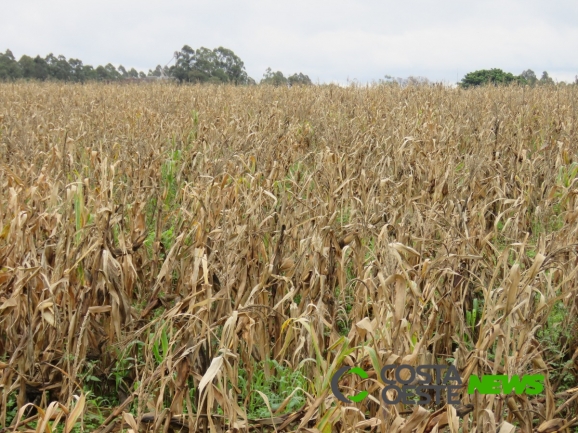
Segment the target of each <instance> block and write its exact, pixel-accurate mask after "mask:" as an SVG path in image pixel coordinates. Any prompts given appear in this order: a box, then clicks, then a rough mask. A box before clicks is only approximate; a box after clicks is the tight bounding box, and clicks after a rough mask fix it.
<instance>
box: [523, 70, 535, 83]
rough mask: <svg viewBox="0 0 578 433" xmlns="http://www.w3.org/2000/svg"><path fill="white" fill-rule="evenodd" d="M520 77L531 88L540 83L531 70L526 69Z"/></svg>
mask: <svg viewBox="0 0 578 433" xmlns="http://www.w3.org/2000/svg"><path fill="white" fill-rule="evenodd" d="M520 77H522V78H524V79H525V80H526V81H527V82H528V84H529V85H530V86H534V85H536V82H537V81H538V77H536V74H535V73H534V71H532V70H531V69H526V70H525V71H524V72H522V73H521V74H520Z"/></svg>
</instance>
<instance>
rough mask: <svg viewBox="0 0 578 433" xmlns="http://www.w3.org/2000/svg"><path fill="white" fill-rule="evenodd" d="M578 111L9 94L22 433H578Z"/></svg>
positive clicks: (144, 93) (5, 285)
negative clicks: (452, 375)
mask: <svg viewBox="0 0 578 433" xmlns="http://www.w3.org/2000/svg"><path fill="white" fill-rule="evenodd" d="M576 95H577V89H576V88H575V87H570V86H568V87H559V88H556V87H551V88H539V89H530V88H526V89H524V88H515V87H512V88H485V89H477V90H471V91H463V90H456V89H446V88H442V87H408V88H403V89H402V88H399V87H394V86H381V87H379V86H376V87H369V88H366V87H355V86H352V87H349V88H340V87H337V86H321V87H311V88H305V87H301V88H297V87H294V88H291V89H286V88H274V87H267V86H260V87H246V88H241V87H227V86H221V87H217V86H205V87H200V86H189V87H187V86H180V87H179V86H176V85H162V84H153V85H143V86H137V85H128V86H121V85H99V84H90V85H60V84H31V83H28V84H27V83H17V84H0V134H1V135H0V157H1V160H0V161H1V165H0V185H1V188H2V194H1V196H0V399H1V400H0V430H1V429H2V428H5V430H4V431H39V432H44V431H46V432H48V431H66V432H69V431H98V432H100V433H104V432H111V431H121V430H123V431H131V430H132V431H134V432H137V431H164V432H167V431H190V432H193V431H211V432H226V431H229V432H245V431H276V432H286V431H303V432H332V431H334V432H337V431H351V432H353V431H367V432H369V431H374V432H388V433H390V432H392V433H397V432H399V433H410V432H417V433H422V432H423V433H435V432H443V431H450V432H452V433H457V432H458V431H460V432H464V433H466V432H502V433H509V432H513V431H519V432H532V431H538V432H540V433H546V432H555V431H574V430H573V429H574V428H576V427H575V426H576V424H577V423H576V419H577V418H576V417H578V387H577V385H578V321H577V317H578V298H577V294H578V283H577V281H578V280H577V278H576V277H577V276H576V272H577V269H578V267H577V265H578V261H577V253H578V202H577V200H576V195H577V194H578V185H577V184H576V182H577V180H578V154H577V150H578V131H577V129H576V108H577V107H575V104H576V102H577V101H576ZM387 364H410V365H414V366H415V365H420V364H442V365H449V364H452V365H455V366H456V367H457V368H458V370H459V372H460V375H461V377H462V378H463V380H464V384H465V383H466V382H467V380H468V378H469V377H470V375H472V374H475V375H482V374H504V375H509V376H511V375H527V374H543V375H545V389H544V392H543V393H541V394H540V395H525V394H522V395H516V394H514V393H511V394H506V395H480V394H479V393H476V394H472V395H469V394H468V393H467V389H466V387H465V386H464V388H463V389H462V391H461V392H460V400H461V402H462V405H461V406H456V407H454V406H451V405H446V404H445V403H444V402H442V404H439V405H436V404H434V403H431V404H429V405H427V406H409V405H404V404H402V403H399V404H395V405H386V404H384V403H383V402H382V400H381V398H380V395H381V390H382V389H383V388H384V383H383V381H382V380H381V379H380V375H379V372H380V369H381V367H382V366H384V365H387ZM342 366H359V367H362V368H363V369H364V370H365V371H366V372H367V373H368V378H367V379H363V378H361V377H358V376H353V375H350V376H344V378H343V379H342V380H341V382H340V383H341V388H342V389H343V390H344V392H346V391H347V390H348V389H349V390H350V392H349V391H348V393H351V394H355V393H356V392H357V391H361V390H367V391H369V397H368V398H366V399H365V400H363V401H362V402H360V403H351V404H344V403H342V402H340V401H338V400H337V399H336V398H335V396H334V395H333V393H332V391H331V387H330V380H331V376H332V375H333V374H334V373H335V372H336V371H337V369H339V368H340V367H342Z"/></svg>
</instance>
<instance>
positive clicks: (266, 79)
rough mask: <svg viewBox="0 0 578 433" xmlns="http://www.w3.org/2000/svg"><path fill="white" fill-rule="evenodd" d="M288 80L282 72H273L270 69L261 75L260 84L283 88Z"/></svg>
mask: <svg viewBox="0 0 578 433" xmlns="http://www.w3.org/2000/svg"><path fill="white" fill-rule="evenodd" d="M287 83H288V80H287V78H285V76H284V75H283V72H281V71H277V72H273V71H272V70H271V68H267V70H266V71H265V73H264V74H263V78H262V79H261V83H260V84H272V85H273V86H283V85H287Z"/></svg>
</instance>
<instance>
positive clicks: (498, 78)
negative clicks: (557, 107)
mask: <svg viewBox="0 0 578 433" xmlns="http://www.w3.org/2000/svg"><path fill="white" fill-rule="evenodd" d="M514 83H517V84H520V85H529V86H551V85H554V84H556V83H555V82H554V80H553V79H552V77H550V75H549V74H548V72H547V71H544V72H542V77H541V78H538V77H537V76H536V73H535V72H534V71H533V70H531V69H526V70H525V71H524V72H522V73H521V74H520V75H514V74H512V73H511V72H504V71H502V70H501V69H498V68H494V69H481V70H478V71H474V72H470V73H468V74H466V75H465V76H464V78H463V79H462V81H461V82H460V83H459V85H460V87H462V88H468V87H477V86H484V85H504V84H514ZM560 84H568V83H564V82H562V83H560ZM573 84H578V76H577V77H576V80H575V81H574V83H573Z"/></svg>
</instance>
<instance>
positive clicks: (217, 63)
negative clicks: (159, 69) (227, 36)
mask: <svg viewBox="0 0 578 433" xmlns="http://www.w3.org/2000/svg"><path fill="white" fill-rule="evenodd" d="M176 58H177V61H176V63H175V65H174V66H172V67H171V68H170V69H169V70H168V72H169V74H170V75H172V76H173V77H175V78H176V79H178V80H179V81H180V82H183V81H188V82H193V83H209V82H210V83H233V84H248V83H249V77H248V76H247V72H246V71H245V65H244V63H243V62H242V61H241V59H240V58H239V57H238V56H236V55H235V53H234V52H233V51H231V50H229V49H227V48H224V47H219V48H215V49H214V50H210V49H208V48H205V47H201V48H199V49H197V50H196V51H195V50H193V49H192V48H191V47H190V46H188V45H185V46H184V47H183V48H182V49H181V51H178V52H177V53H176Z"/></svg>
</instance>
